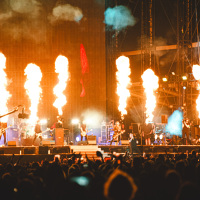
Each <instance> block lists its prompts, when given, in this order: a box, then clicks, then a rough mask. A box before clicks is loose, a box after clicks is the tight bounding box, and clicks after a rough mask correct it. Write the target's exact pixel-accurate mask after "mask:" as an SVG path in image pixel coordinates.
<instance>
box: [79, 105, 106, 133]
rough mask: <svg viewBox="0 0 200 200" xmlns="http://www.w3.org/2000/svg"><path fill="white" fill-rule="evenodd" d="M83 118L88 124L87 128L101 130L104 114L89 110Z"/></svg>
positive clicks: (83, 114) (84, 113)
mask: <svg viewBox="0 0 200 200" xmlns="http://www.w3.org/2000/svg"><path fill="white" fill-rule="evenodd" d="M81 116H82V118H83V120H84V121H85V123H86V124H87V128H91V129H93V128H99V127H100V126H101V123H102V121H103V118H104V117H103V114H102V113H101V112H99V111H97V110H91V109H88V110H86V111H84V112H83V113H82V115H81Z"/></svg>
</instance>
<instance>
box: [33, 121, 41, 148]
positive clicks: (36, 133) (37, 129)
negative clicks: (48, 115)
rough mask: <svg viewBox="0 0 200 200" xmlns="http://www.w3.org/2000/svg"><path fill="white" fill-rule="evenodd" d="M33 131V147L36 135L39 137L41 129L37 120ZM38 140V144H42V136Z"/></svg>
mask: <svg viewBox="0 0 200 200" xmlns="http://www.w3.org/2000/svg"><path fill="white" fill-rule="evenodd" d="M34 131H35V137H34V139H33V145H34V143H35V140H36V138H37V137H38V135H39V134H40V133H42V131H41V127H40V124H39V120H37V122H36V125H35V129H34ZM39 139H40V143H41V142H42V135H40V136H39Z"/></svg>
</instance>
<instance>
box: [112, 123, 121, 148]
mask: <svg viewBox="0 0 200 200" xmlns="http://www.w3.org/2000/svg"><path fill="white" fill-rule="evenodd" d="M113 130H114V134H113V137H112V140H111V141H110V145H111V144H112V142H114V141H116V142H118V143H119V141H120V138H121V126H120V123H119V122H118V121H116V122H115V126H114V129H113Z"/></svg>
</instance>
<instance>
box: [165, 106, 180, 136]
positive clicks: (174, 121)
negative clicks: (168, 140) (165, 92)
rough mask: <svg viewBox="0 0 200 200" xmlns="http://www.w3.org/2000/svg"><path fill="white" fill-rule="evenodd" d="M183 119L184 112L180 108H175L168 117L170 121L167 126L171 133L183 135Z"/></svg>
mask: <svg viewBox="0 0 200 200" xmlns="http://www.w3.org/2000/svg"><path fill="white" fill-rule="evenodd" d="M182 120H183V113H182V112H181V111H180V110H175V111H174V112H173V113H172V115H171V116H170V117H169V118H168V123H167V125H166V127H165V129H166V131H167V132H169V133H170V135H177V136H182Z"/></svg>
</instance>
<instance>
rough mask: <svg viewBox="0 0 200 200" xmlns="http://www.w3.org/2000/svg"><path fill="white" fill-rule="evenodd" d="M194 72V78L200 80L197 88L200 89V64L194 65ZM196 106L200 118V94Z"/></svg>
mask: <svg viewBox="0 0 200 200" xmlns="http://www.w3.org/2000/svg"><path fill="white" fill-rule="evenodd" d="M192 73H193V76H194V78H195V79H196V80H197V81H198V86H197V90H200V66H199V65H193V67H192ZM196 104H197V106H196V108H197V111H198V113H199V116H198V117H199V118H200V94H199V96H198V98H197V100H196Z"/></svg>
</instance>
